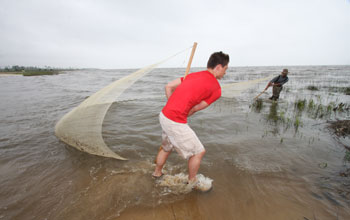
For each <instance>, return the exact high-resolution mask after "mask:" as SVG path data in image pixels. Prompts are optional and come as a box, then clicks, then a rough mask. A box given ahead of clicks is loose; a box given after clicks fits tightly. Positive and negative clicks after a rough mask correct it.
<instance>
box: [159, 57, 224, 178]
mask: <svg viewBox="0 0 350 220" xmlns="http://www.w3.org/2000/svg"><path fill="white" fill-rule="evenodd" d="M228 63H229V56H228V55H227V54H224V53H223V52H216V53H213V54H212V55H211V56H210V58H209V60H208V63H207V70H206V71H201V72H195V73H191V74H189V75H188V76H186V77H181V78H177V79H175V80H173V81H171V82H169V83H168V84H167V85H166V86H165V94H166V96H167V98H168V102H167V103H166V105H165V107H164V108H163V110H162V111H161V113H160V115H159V121H160V124H161V127H162V147H161V150H160V151H159V152H158V155H157V159H156V168H155V171H154V173H153V174H152V175H153V177H160V176H162V175H163V173H162V169H163V166H164V164H165V162H166V160H167V158H168V156H169V154H170V153H171V151H172V150H173V149H175V150H176V151H177V152H178V153H179V154H180V156H182V157H183V158H184V159H187V160H188V172H189V175H188V179H189V182H190V183H194V182H195V181H196V175H197V172H198V169H199V167H200V163H201V160H202V157H203V156H204V154H205V149H204V147H203V145H202V143H201V142H200V141H199V139H198V137H197V136H196V134H195V133H194V131H193V130H192V129H191V128H190V127H189V126H188V124H187V117H188V116H191V115H193V114H194V113H195V112H198V111H200V110H203V109H205V108H206V107H208V106H209V105H210V104H211V103H213V102H215V101H216V100H217V99H218V98H220V96H221V87H220V84H219V82H218V81H217V79H221V78H222V77H223V76H224V75H225V74H226V70H227V67H228Z"/></svg>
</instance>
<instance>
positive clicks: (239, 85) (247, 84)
mask: <svg viewBox="0 0 350 220" xmlns="http://www.w3.org/2000/svg"><path fill="white" fill-rule="evenodd" d="M271 77H272V75H271V76H268V77H264V78H260V79H254V80H248V81H244V82H236V83H230V84H225V85H222V86H221V90H222V94H221V96H222V97H225V98H233V97H235V96H238V95H239V94H240V93H241V92H242V91H244V90H247V89H250V88H252V87H254V86H255V85H256V84H258V83H260V82H263V81H266V80H268V79H271Z"/></svg>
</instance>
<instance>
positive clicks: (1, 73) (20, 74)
mask: <svg viewBox="0 0 350 220" xmlns="http://www.w3.org/2000/svg"><path fill="white" fill-rule="evenodd" d="M1 76H22V73H21V72H12V73H8V72H0V77H1Z"/></svg>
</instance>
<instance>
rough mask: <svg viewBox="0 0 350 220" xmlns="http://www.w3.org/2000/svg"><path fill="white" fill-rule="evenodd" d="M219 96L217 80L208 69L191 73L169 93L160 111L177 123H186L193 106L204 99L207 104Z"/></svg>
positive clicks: (219, 88) (219, 89) (219, 90)
mask: <svg viewBox="0 0 350 220" xmlns="http://www.w3.org/2000/svg"><path fill="white" fill-rule="evenodd" d="M220 96H221V87H220V84H219V82H218V80H217V79H216V78H215V76H214V75H213V74H211V73H210V72H208V71H201V72H196V73H191V74H189V75H187V76H186V78H185V79H183V78H181V84H180V85H179V86H178V87H177V88H176V89H175V91H174V92H173V94H171V96H170V98H169V100H168V102H167V104H166V105H165V107H164V108H163V110H162V112H163V114H164V115H165V117H167V118H169V119H170V120H172V121H175V122H179V123H187V116H188V113H189V111H190V110H191V109H192V107H193V106H195V105H197V104H199V103H200V102H201V101H202V100H204V101H205V102H206V103H208V105H210V104H211V103H213V102H215V101H216V100H217V99H218V98H220Z"/></svg>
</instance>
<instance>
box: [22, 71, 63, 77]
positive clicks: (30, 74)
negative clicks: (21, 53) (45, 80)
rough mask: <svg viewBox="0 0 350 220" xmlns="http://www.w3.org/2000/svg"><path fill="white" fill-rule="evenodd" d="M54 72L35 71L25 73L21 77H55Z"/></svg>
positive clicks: (55, 73) (56, 72) (55, 72)
mask: <svg viewBox="0 0 350 220" xmlns="http://www.w3.org/2000/svg"><path fill="white" fill-rule="evenodd" d="M57 74H58V71H56V70H35V71H25V72H23V76H43V75H57Z"/></svg>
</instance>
